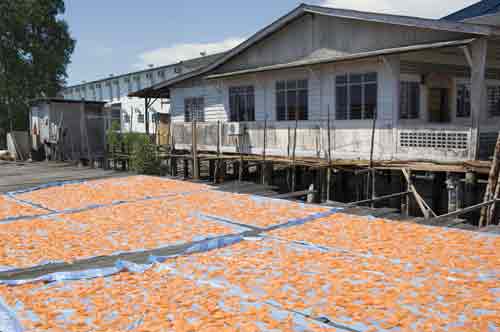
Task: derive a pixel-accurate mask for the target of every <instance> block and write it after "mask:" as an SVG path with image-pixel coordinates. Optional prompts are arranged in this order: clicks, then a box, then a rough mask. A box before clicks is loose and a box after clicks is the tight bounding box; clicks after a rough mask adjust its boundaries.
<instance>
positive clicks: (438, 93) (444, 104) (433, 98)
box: [429, 88, 451, 122]
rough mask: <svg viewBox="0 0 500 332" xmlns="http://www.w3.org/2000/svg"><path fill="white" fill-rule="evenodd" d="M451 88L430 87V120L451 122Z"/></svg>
mask: <svg viewBox="0 0 500 332" xmlns="http://www.w3.org/2000/svg"><path fill="white" fill-rule="evenodd" d="M450 120H451V117H450V103H449V89H447V88H431V89H429V121H430V122H450Z"/></svg>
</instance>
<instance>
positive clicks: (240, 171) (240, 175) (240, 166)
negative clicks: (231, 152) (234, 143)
mask: <svg viewBox="0 0 500 332" xmlns="http://www.w3.org/2000/svg"><path fill="white" fill-rule="evenodd" d="M242 148H243V136H242V135H238V151H239V153H240V161H239V163H238V181H239V182H241V181H243V168H244V167H245V166H244V165H243V151H242V150H243V149H242Z"/></svg>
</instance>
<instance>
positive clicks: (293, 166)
mask: <svg viewBox="0 0 500 332" xmlns="http://www.w3.org/2000/svg"><path fill="white" fill-rule="evenodd" d="M298 126H299V118H298V114H297V112H295V127H294V129H293V150H292V191H295V176H296V174H295V173H296V167H295V153H296V149H297V127H298Z"/></svg>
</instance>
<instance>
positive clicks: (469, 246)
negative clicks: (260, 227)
mask: <svg viewBox="0 0 500 332" xmlns="http://www.w3.org/2000/svg"><path fill="white" fill-rule="evenodd" d="M270 235H272V236H276V237H280V238H282V239H286V240H289V241H297V242H309V243H311V244H314V245H318V246H324V247H329V248H334V249H335V250H347V251H350V252H353V253H360V254H364V255H373V256H379V257H385V258H387V259H389V260H396V261H405V262H409V263H412V264H423V262H425V265H436V266H445V267H448V268H451V269H453V270H455V271H459V270H460V271H464V272H467V273H469V272H474V271H475V272H481V271H482V272H483V273H485V274H491V273H495V274H497V275H498V276H499V277H500V255H498V254H497V252H496V251H497V250H498V249H495V248H499V247H500V236H498V235H494V234H487V233H477V232H469V231H463V230H458V229H450V228H443V227H431V226H424V225H418V224H414V223H404V222H396V221H389V220H382V219H374V218H366V217H358V216H352V215H346V214H343V213H337V214H335V215H332V216H329V217H325V218H317V219H315V220H314V221H311V222H310V223H308V224H307V225H303V226H298V227H293V228H288V229H279V230H275V231H273V232H271V233H270Z"/></svg>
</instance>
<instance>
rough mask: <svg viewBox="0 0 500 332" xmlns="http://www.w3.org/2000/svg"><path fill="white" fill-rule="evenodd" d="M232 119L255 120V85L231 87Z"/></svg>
mask: <svg viewBox="0 0 500 332" xmlns="http://www.w3.org/2000/svg"><path fill="white" fill-rule="evenodd" d="M229 109H230V121H233V122H240V121H255V95H254V88H253V86H242V87H232V88H229Z"/></svg>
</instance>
